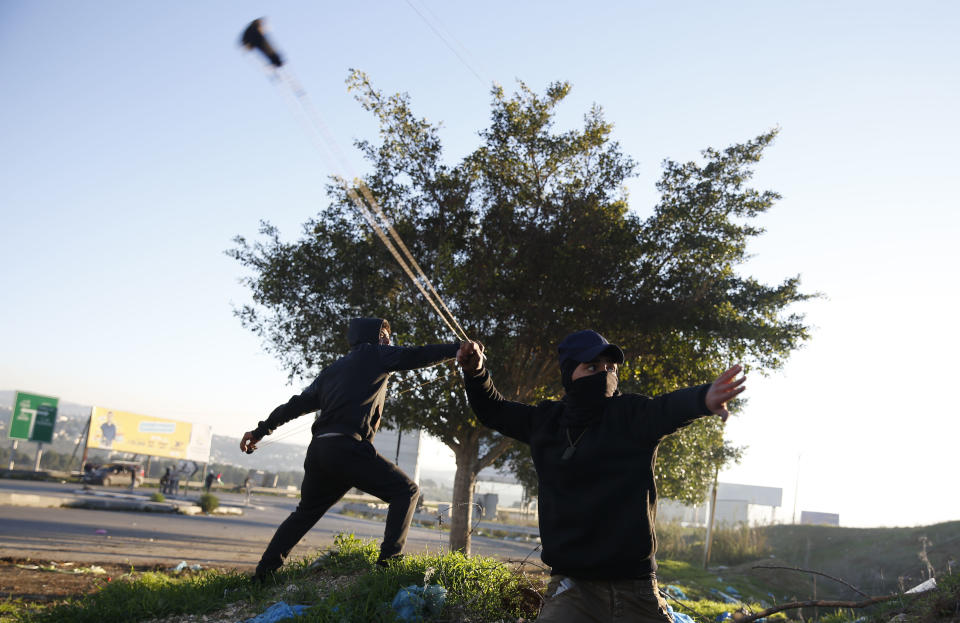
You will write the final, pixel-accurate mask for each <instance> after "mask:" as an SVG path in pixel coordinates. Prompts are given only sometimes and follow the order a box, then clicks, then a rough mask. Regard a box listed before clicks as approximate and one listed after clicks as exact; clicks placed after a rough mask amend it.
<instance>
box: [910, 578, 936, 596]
mask: <svg viewBox="0 0 960 623" xmlns="http://www.w3.org/2000/svg"><path fill="white" fill-rule="evenodd" d="M935 588H937V580H936V578H930V579H929V580H927V581H926V582H921V583H920V584H917V585H916V586H914V587H913V588H911V589H910V590H908V591H907V592H905V593H904V595H912V594H913V593H925V592H927V591H932V590H933V589H935Z"/></svg>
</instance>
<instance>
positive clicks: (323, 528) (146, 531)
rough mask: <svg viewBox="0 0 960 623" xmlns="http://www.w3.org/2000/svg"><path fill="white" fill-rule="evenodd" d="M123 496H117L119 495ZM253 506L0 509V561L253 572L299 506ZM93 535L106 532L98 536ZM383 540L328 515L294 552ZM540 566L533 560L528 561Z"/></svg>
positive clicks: (35, 489) (519, 548) (415, 544)
mask: <svg viewBox="0 0 960 623" xmlns="http://www.w3.org/2000/svg"><path fill="white" fill-rule="evenodd" d="M77 488H78V487H77V485H67V484H59V483H48V482H30V481H17V480H0V490H2V491H10V492H13V491H16V492H19V493H33V494H37V495H44V494H46V495H62V494H69V493H71V492H75V491H76V490H77ZM116 490H118V491H120V490H121V489H119V488H116ZM217 495H218V497H220V499H221V503H223V504H237V505H242V498H241V496H240V495H235V494H229V493H225V494H221V493H219V492H218V494H217ZM251 504H252V505H253V506H252V507H249V508H247V509H245V512H244V515H243V516H204V515H197V516H193V517H188V516H184V515H176V514H166V513H143V512H126V511H101V510H85V509H73V508H32V507H21V506H0V555H2V556H13V557H17V558H32V559H39V560H57V561H64V562H66V561H76V562H129V563H133V564H151V563H161V564H164V565H169V566H174V565H175V564H177V563H178V562H180V561H181V560H186V561H187V562H188V563H190V564H193V563H199V564H201V565H205V566H217V567H236V568H240V569H244V570H249V569H251V568H252V567H253V566H254V565H255V564H256V562H257V560H259V558H260V554H261V553H262V552H263V548H264V547H265V546H266V543H267V541H269V540H270V537H272V536H273V532H274V530H275V529H276V527H277V526H278V525H279V524H280V522H281V521H283V519H284V518H285V517H286V516H287V514H289V512H290V511H291V510H293V508H294V507H295V506H296V504H297V500H296V499H293V498H286V497H276V496H258V495H255V496H253V500H252V502H251ZM97 530H106V533H105V534H97ZM341 532H343V533H353V534H355V535H356V536H357V537H360V538H363V539H367V538H373V539H380V538H381V537H382V536H383V523H382V522H381V521H374V520H367V519H359V518H356V517H347V516H344V515H341V514H339V513H336V512H330V513H327V515H326V516H324V517H323V519H321V520H320V522H319V523H318V524H317V525H316V527H314V529H313V530H311V531H310V532H309V533H308V534H307V536H306V537H305V538H304V539H303V541H301V542H300V544H299V545H298V546H297V547H296V548H295V549H294V550H293V553H292V555H293V556H294V557H298V556H305V555H307V554H309V553H311V552H313V551H314V550H316V549H318V548H326V547H329V546H331V545H332V544H333V538H334V536H335V535H337V534H338V533H341ZM448 538H449V535H448V533H447V532H442V531H439V530H430V529H425V528H417V527H413V528H411V529H410V534H409V536H408V538H407V546H406V548H405V551H406V552H407V553H416V552H422V551H425V550H426V551H430V552H439V551H441V550H444V549H446V546H447V543H448ZM533 547H534V546H533V544H528V543H526V542H513V541H501V540H497V539H488V538H484V537H474V538H473V548H472V549H473V553H474V554H482V555H486V556H495V557H498V558H502V559H523V558H525V557H527V555H528V554H529V553H530V551H531V550H532V549H533ZM530 560H531V561H533V562H537V563H539V562H540V559H539V556H538V554H537V553H534V554H533V555H532V556H530Z"/></svg>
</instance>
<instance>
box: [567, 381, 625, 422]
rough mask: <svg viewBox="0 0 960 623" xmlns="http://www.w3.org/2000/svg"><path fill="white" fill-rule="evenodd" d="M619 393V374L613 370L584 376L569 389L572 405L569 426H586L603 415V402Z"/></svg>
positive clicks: (568, 397) (573, 382)
mask: <svg viewBox="0 0 960 623" xmlns="http://www.w3.org/2000/svg"><path fill="white" fill-rule="evenodd" d="M616 393H617V373H616V372H614V371H613V370H607V371H606V372H598V373H596V374H591V375H589V376H582V377H580V378H579V379H577V380H576V381H572V382H571V383H570V385H569V386H568V387H567V399H568V401H569V404H570V409H568V411H569V412H570V416H571V417H570V419H571V421H570V422H568V423H569V424H585V423H586V422H587V421H589V420H591V419H593V418H595V417H599V416H600V415H601V414H602V413H603V402H604V400H606V399H607V398H610V397H611V396H613V395H614V394H616Z"/></svg>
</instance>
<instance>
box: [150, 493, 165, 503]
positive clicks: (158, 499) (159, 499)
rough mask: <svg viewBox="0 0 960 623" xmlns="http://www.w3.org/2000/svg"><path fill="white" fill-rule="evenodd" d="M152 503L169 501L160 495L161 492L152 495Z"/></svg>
mask: <svg viewBox="0 0 960 623" xmlns="http://www.w3.org/2000/svg"><path fill="white" fill-rule="evenodd" d="M150 501H151V502H166V501H167V498H165V497H163V494H162V493H160V492H159V491H154V492H153V493H151V494H150Z"/></svg>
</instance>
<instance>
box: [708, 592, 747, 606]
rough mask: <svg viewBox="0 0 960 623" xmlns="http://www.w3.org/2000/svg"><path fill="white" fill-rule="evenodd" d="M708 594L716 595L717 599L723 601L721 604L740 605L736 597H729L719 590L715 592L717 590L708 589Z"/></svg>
mask: <svg viewBox="0 0 960 623" xmlns="http://www.w3.org/2000/svg"><path fill="white" fill-rule="evenodd" d="M710 593H711V594H713V595H716V596H717V597H719V598H720V599H722V600H723V603H726V604H738V603H740V600H739V599H737V598H736V597H731V596H730V595H728V594H726V593H724V592H723V591H721V590H717V589H715V588H711V589H710Z"/></svg>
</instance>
